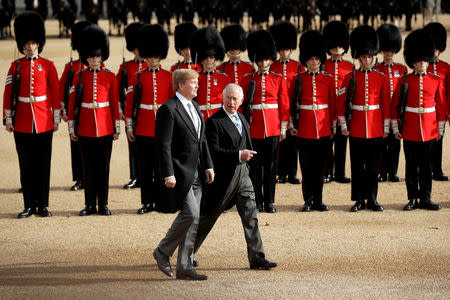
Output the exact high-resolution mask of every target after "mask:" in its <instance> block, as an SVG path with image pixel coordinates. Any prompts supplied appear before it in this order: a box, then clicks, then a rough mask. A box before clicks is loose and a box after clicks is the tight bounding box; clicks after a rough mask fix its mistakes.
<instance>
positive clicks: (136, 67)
mask: <svg viewBox="0 0 450 300" xmlns="http://www.w3.org/2000/svg"><path fill="white" fill-rule="evenodd" d="M147 65H148V64H147V61H145V60H137V59H133V60H129V61H127V62H125V64H121V65H120V68H119V72H117V75H116V78H117V87H118V88H119V95H120V82H121V81H122V69H125V70H127V82H128V83H127V87H126V88H127V91H128V87H129V86H130V85H131V82H132V80H133V77H134V75H135V74H136V73H137V72H138V71H140V70H143V69H145V68H147ZM125 102H126V100H125ZM119 112H120V113H122V107H120V106H119Z"/></svg>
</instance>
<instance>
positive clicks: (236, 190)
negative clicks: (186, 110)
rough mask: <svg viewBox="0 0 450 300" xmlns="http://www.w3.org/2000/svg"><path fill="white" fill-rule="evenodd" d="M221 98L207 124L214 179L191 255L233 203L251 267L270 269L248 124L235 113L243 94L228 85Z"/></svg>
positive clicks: (272, 263) (237, 86)
mask: <svg viewBox="0 0 450 300" xmlns="http://www.w3.org/2000/svg"><path fill="white" fill-rule="evenodd" d="M222 96H223V97H222V99H223V100H222V101H223V107H222V109H220V110H219V111H217V112H216V113H215V114H214V115H212V116H211V117H210V118H209V119H208V120H207V121H206V137H207V139H208V146H209V150H210V153H211V158H212V160H213V163H214V169H215V174H216V177H215V180H214V182H213V183H212V184H211V185H210V186H209V187H208V191H207V193H206V201H203V202H202V210H203V211H202V216H201V218H200V225H199V228H198V231H197V238H196V240H195V248H194V252H197V251H198V249H199V248H200V245H201V244H202V242H203V241H204V239H205V238H206V236H207V235H208V233H209V232H210V231H211V229H212V227H213V226H214V224H215V222H216V221H217V219H218V218H219V216H220V214H221V213H222V212H223V211H224V210H225V209H228V208H230V207H232V206H233V205H234V204H236V207H237V210H238V212H239V216H240V217H241V221H242V225H243V227H244V235H245V240H246V242H247V255H248V260H249V263H250V268H251V269H264V270H268V269H272V268H275V267H277V264H276V263H274V262H270V261H268V260H267V259H266V258H265V254H264V248H263V245H262V241H261V236H260V233H259V228H258V219H257V217H256V212H257V210H256V202H255V192H254V190H253V185H252V181H251V180H250V177H249V167H248V164H247V162H248V161H249V160H250V159H251V158H252V157H253V155H256V152H255V151H253V150H252V149H253V147H252V143H251V139H250V131H249V125H248V123H247V121H246V120H245V118H244V116H243V115H242V114H240V113H239V112H238V111H237V110H238V108H239V106H240V105H241V103H242V100H243V98H244V94H243V91H242V88H241V87H240V86H239V85H237V84H234V83H230V84H228V85H227V86H226V87H225V89H224V90H223V95H222Z"/></svg>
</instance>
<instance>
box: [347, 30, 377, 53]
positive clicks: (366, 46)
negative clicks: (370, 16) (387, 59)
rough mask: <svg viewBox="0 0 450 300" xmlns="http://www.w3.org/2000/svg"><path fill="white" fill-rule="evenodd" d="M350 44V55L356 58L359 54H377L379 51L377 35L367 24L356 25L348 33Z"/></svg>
mask: <svg viewBox="0 0 450 300" xmlns="http://www.w3.org/2000/svg"><path fill="white" fill-rule="evenodd" d="M350 46H351V48H352V49H351V53H352V57H353V58H355V59H357V58H359V57H360V56H361V55H377V54H378V52H379V51H380V45H379V41H378V35H377V33H376V31H375V29H373V27H370V26H368V25H361V26H358V27H356V28H355V29H354V30H353V31H352V33H351V34H350Z"/></svg>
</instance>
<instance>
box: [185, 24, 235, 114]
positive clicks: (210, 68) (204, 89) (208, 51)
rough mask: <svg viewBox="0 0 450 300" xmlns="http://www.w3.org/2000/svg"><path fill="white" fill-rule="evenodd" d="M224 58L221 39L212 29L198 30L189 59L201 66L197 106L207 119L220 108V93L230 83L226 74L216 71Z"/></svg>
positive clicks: (193, 38) (193, 39)
mask: <svg viewBox="0 0 450 300" xmlns="http://www.w3.org/2000/svg"><path fill="white" fill-rule="evenodd" d="M224 56H225V45H224V43H223V40H222V37H221V36H220V34H219V33H218V32H217V30H216V29H215V28H214V27H206V28H202V29H199V30H198V31H197V32H196V33H195V34H194V36H193V37H192V45H191V57H192V59H193V60H194V61H195V60H198V61H199V62H200V63H201V65H202V71H200V72H199V76H198V91H197V104H198V105H199V107H200V111H201V112H202V113H203V117H204V118H205V120H206V119H208V118H209V117H210V116H212V114H214V113H215V112H216V111H218V110H219V109H220V108H221V107H222V91H223V89H224V88H225V87H226V86H227V84H229V83H230V77H228V75H227V74H225V73H223V72H221V71H219V70H217V69H216V64H217V62H219V61H222V60H223V58H224Z"/></svg>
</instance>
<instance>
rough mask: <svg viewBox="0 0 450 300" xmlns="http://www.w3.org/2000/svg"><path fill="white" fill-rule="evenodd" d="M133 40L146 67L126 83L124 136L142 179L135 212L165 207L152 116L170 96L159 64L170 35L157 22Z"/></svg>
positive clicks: (166, 76) (170, 89) (167, 76)
mask: <svg viewBox="0 0 450 300" xmlns="http://www.w3.org/2000/svg"><path fill="white" fill-rule="evenodd" d="M138 36H139V41H137V43H136V47H138V51H139V54H140V56H141V57H142V58H144V59H145V60H146V61H147V64H148V67H147V68H145V69H143V70H139V71H138V72H137V73H134V74H133V76H132V79H131V83H130V85H129V87H128V93H127V100H126V105H125V120H126V128H127V136H128V140H129V141H130V142H133V143H134V142H135V143H136V149H137V162H138V166H139V172H140V179H141V203H142V207H141V208H140V209H139V210H138V214H144V213H148V212H150V211H153V210H155V209H157V210H158V211H165V210H166V209H165V208H164V201H162V200H163V199H160V193H159V190H160V183H161V182H162V181H161V179H160V176H159V172H158V168H157V166H158V164H157V155H156V153H155V118H156V113H157V111H158V109H159V107H160V106H161V105H162V104H164V102H165V101H166V100H167V99H169V98H171V97H173V95H174V90H173V86H172V73H171V72H169V71H166V70H164V69H162V68H161V60H162V59H165V58H166V57H167V53H168V51H169V38H168V36H167V33H166V31H165V30H164V29H163V28H162V27H161V26H160V25H145V26H143V28H142V29H141V30H140V31H139V34H138Z"/></svg>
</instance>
